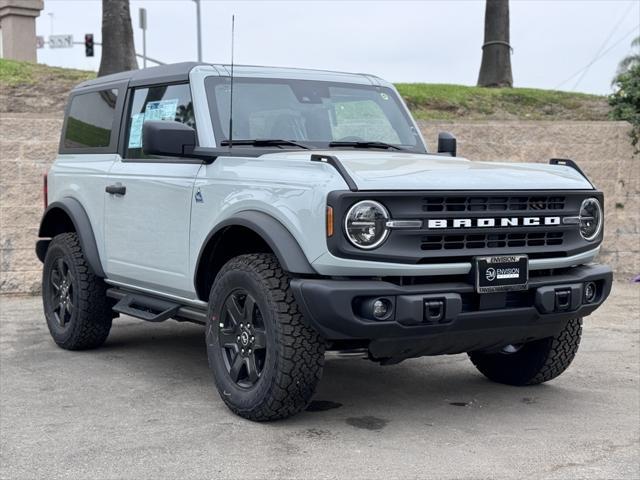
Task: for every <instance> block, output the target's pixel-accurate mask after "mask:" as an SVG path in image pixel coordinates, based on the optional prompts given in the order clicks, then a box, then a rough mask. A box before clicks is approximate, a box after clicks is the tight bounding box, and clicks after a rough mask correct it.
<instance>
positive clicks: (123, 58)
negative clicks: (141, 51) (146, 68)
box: [98, 0, 138, 77]
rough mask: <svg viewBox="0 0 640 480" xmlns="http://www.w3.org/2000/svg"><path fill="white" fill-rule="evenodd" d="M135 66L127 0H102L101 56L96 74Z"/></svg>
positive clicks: (129, 68) (114, 71)
mask: <svg viewBox="0 0 640 480" xmlns="http://www.w3.org/2000/svg"><path fill="white" fill-rule="evenodd" d="M137 68H138V62H137V60H136V49H135V45H134V44H133V28H132V26H131V13H130V12H129V0H102V58H101V59H100V69H99V70H98V76H99V77H101V76H103V75H108V74H110V73H117V72H122V71H125V70H135V69H137Z"/></svg>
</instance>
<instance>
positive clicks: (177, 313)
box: [107, 288, 207, 324]
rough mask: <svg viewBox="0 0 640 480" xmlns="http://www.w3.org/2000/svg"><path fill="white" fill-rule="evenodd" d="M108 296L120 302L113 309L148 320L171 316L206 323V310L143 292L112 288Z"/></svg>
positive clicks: (159, 320)
mask: <svg viewBox="0 0 640 480" xmlns="http://www.w3.org/2000/svg"><path fill="white" fill-rule="evenodd" d="M107 296H108V297H110V298H115V299H116V300H118V302H117V303H116V304H115V305H114V306H113V310H114V311H115V312H118V313H123V314H125V315H130V316H132V317H135V318H139V319H141V320H145V321H147V322H164V321H165V320H168V319H170V318H175V319H176V320H187V321H190V322H194V323H199V324H205V323H206V319H207V316H206V312H205V311H201V310H199V309H196V308H193V307H187V306H183V305H180V304H179V303H175V302H172V301H169V300H165V299H162V298H156V297H154V296H151V295H145V294H143V293H138V292H131V291H126V290H121V289H119V288H110V289H108V290H107Z"/></svg>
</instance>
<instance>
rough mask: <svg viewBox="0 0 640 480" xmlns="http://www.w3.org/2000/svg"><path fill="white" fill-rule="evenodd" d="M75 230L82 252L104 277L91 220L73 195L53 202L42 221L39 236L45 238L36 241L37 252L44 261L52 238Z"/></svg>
mask: <svg viewBox="0 0 640 480" xmlns="http://www.w3.org/2000/svg"><path fill="white" fill-rule="evenodd" d="M67 232H75V233H76V234H77V235H78V239H79V241H80V246H81V247H82V252H83V253H84V256H85V258H86V259H87V263H88V264H89V267H90V268H91V270H92V272H93V273H94V274H95V275H96V276H98V277H101V278H104V276H105V274H104V270H103V269H102V263H101V262H100V253H99V251H98V245H97V243H96V238H95V235H94V233H93V228H92V227H91V221H90V220H89V216H88V215H87V212H86V211H85V209H84V207H83V206H82V204H81V203H80V202H79V201H78V200H76V199H75V198H72V197H65V198H62V199H61V200H58V201H56V202H53V203H51V204H50V205H49V206H48V207H47V209H46V210H45V212H44V215H43V216H42V220H41V221H40V228H39V230H38V236H39V237H40V238H43V239H44V240H38V242H37V243H36V254H37V256H38V259H40V261H41V262H44V258H45V255H46V253H47V249H48V248H49V243H50V242H51V240H50V239H51V238H53V237H55V236H56V235H59V234H61V233H67Z"/></svg>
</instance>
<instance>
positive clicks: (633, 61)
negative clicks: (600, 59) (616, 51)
mask: <svg viewBox="0 0 640 480" xmlns="http://www.w3.org/2000/svg"><path fill="white" fill-rule="evenodd" d="M631 47H632V48H637V49H638V50H637V51H635V52H633V53H631V54H630V55H627V56H626V57H624V58H623V59H622V60H620V63H619V64H618V72H617V73H616V78H614V79H613V81H614V83H615V81H616V79H617V77H618V76H620V75H622V74H623V73H625V72H628V71H629V70H631V69H632V68H633V67H634V66H637V65H640V36H638V37H636V38H634V39H633V41H632V42H631Z"/></svg>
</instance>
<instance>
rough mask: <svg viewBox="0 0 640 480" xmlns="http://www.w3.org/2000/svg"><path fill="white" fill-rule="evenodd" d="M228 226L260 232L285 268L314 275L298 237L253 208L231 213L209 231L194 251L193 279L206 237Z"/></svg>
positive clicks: (292, 271) (195, 278) (197, 271)
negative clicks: (196, 254) (196, 250)
mask: <svg viewBox="0 0 640 480" xmlns="http://www.w3.org/2000/svg"><path fill="white" fill-rule="evenodd" d="M232 226H241V227H246V228H248V229H250V230H253V231H254V232H255V233H257V234H258V235H260V237H262V239H263V240H264V241H265V242H266V243H267V245H269V248H271V250H272V251H273V253H274V254H275V256H276V257H277V259H278V261H279V262H280V265H281V266H282V268H283V269H284V270H285V271H287V272H290V273H299V274H306V275H317V272H316V271H315V270H314V269H313V267H312V266H311V264H310V263H309V260H308V259H307V256H306V255H305V254H304V252H303V251H302V248H301V247H300V244H298V241H297V240H296V239H295V238H294V236H293V235H292V234H291V232H290V231H289V230H288V229H287V227H285V226H284V225H283V224H282V223H281V222H280V221H278V220H276V219H275V218H274V217H272V216H271V215H268V214H266V213H263V212H260V211H257V210H244V211H241V212H238V213H236V214H235V215H234V216H233V217H229V218H227V219H225V220H223V221H222V222H220V223H219V224H217V225H216V226H215V227H214V229H213V230H211V232H209V234H208V235H207V237H206V238H205V241H204V242H203V243H202V246H201V247H200V252H199V253H198V259H197V262H196V269H195V272H194V283H195V282H196V281H197V278H198V273H199V271H200V262H201V261H202V255H203V253H204V251H205V249H206V248H207V245H209V241H210V240H211V239H212V238H213V237H214V236H215V235H216V234H218V233H220V232H221V231H222V230H224V229H225V228H227V227H232Z"/></svg>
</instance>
